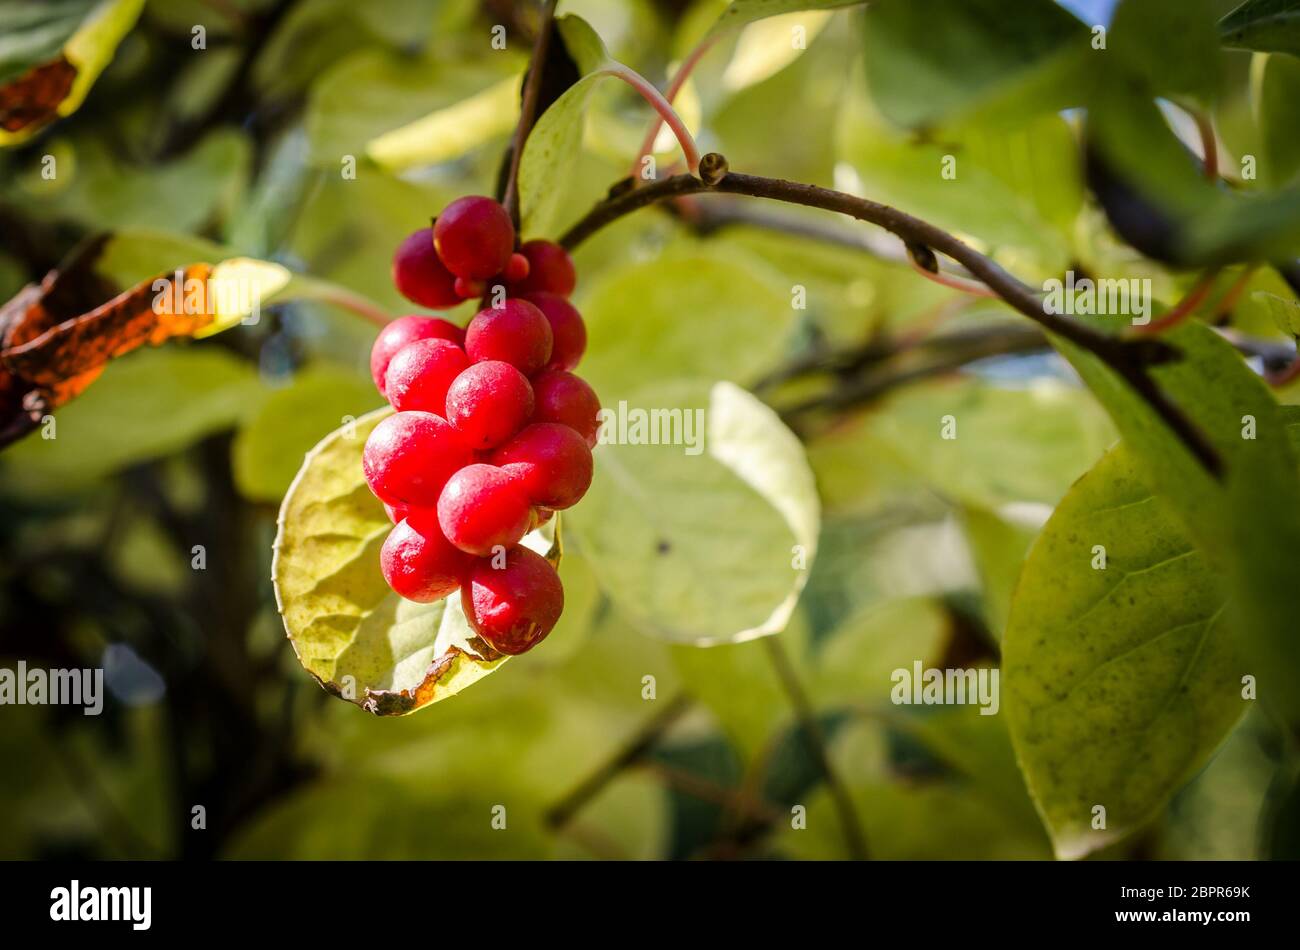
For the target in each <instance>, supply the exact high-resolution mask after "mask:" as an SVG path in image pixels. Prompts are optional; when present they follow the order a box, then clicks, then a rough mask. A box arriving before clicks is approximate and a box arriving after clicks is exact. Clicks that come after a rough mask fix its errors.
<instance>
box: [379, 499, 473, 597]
mask: <svg viewBox="0 0 1300 950" xmlns="http://www.w3.org/2000/svg"><path fill="white" fill-rule="evenodd" d="M379 566H380V569H381V570H382V571H383V574H384V580H386V581H388V586H389V587H391V588H392V589H393V590H394V591H395V592H396V593H397V594H398V595H399V596H402V597H405V598H406V599H407V600H414V601H417V602H418V603H422V604H427V603H430V602H432V601H435V600H441V599H442V598H444V597H446V596H447V595H449V594H453V593H455V591H456V589H457V588H459V587H460V584H461V580H462V579H464V578H465V577H466V576H467V574H468V573H469V570H470V568H471V566H472V558H471V557H470V556H469V555H468V554H466V553H465V552H464V551H462V550H460V549H459V548H457V547H456V546H454V545H453V544H452V543H451V542H450V541H448V540H447V539H446V538H445V537H443V534H442V530H441V529H440V528H439V527H438V520H437V518H433V517H428V516H427V513H426V516H425V517H423V518H406V519H404V520H402V521H399V522H398V523H397V525H396V526H395V527H394V528H393V530H392V531H390V532H388V539H387V540H386V541H384V546H383V547H382V548H381V549H380V551H379Z"/></svg>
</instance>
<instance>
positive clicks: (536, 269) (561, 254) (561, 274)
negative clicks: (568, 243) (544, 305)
mask: <svg viewBox="0 0 1300 950" xmlns="http://www.w3.org/2000/svg"><path fill="white" fill-rule="evenodd" d="M519 250H520V252H521V253H522V254H523V255H524V257H526V258H528V276H527V277H526V278H524V279H523V280H517V281H516V280H513V278H512V281H513V283H514V285H515V286H514V287H513V288H512V290H513V291H514V292H515V293H517V294H532V293H539V292H542V293H550V294H559V295H560V296H561V297H567V296H569V294H571V293H573V288H574V287H575V286H576V285H577V283H578V276H577V274H576V273H575V272H574V269H573V258H571V257H569V252H568V251H566V250H565V249H564V248H562V247H560V245H558V244H556V243H554V242H552V241H526V242H524V245H523V247H521V248H520V249H519Z"/></svg>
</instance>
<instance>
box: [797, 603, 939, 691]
mask: <svg viewBox="0 0 1300 950" xmlns="http://www.w3.org/2000/svg"><path fill="white" fill-rule="evenodd" d="M949 628H950V623H949V620H948V615H947V612H946V611H944V609H943V608H942V607H941V606H940V605H939V604H938V603H936V602H935V601H934V600H931V599H929V598H925V597H907V598H900V599H897V600H889V601H885V602H884V603H870V604H868V605H866V606H865V607H864V608H862V609H859V610H857V611H855V612H854V613H852V614H850V615H849V616H848V617H847V618H846V619H845V620H843V621H842V622H841V623H840V624H839V625H838V626H837V627H836V628H835V629H834V630H832V631H831V632H830V633H829V634H828V640H827V642H826V643H825V644H823V645H822V646H821V647H820V648H819V650H818V652H817V656H816V661H815V669H814V674H813V678H812V680H811V682H810V683H809V691H810V692H811V693H812V695H813V697H814V698H815V699H816V701H817V703H818V704H819V705H839V706H849V707H853V706H858V705H861V704H864V703H865V704H869V705H870V704H883V703H884V702H885V701H886V700H887V699H888V697H889V693H890V688H891V686H892V685H893V684H892V681H891V676H892V675H893V672H894V671H895V670H898V669H907V670H911V668H912V664H913V662H915V661H917V660H920V661H921V663H922V664H923V665H924V666H925V667H926V668H928V667H929V666H930V665H931V664H932V663H933V662H936V661H938V660H939V659H940V657H941V656H942V653H943V648H944V645H945V644H946V643H947V642H948V636H949V632H950V629H949Z"/></svg>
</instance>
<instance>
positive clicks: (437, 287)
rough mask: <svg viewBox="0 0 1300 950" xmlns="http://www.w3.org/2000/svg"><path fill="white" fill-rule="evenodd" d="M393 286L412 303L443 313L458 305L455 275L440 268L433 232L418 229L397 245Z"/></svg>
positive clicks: (431, 230) (394, 256) (440, 262)
mask: <svg viewBox="0 0 1300 950" xmlns="http://www.w3.org/2000/svg"><path fill="white" fill-rule="evenodd" d="M393 284H394V285H395V286H396V287H397V290H398V292H399V293H400V294H401V295H402V296H403V297H405V298H406V299H407V300H409V301H411V302H412V303H417V304H419V305H420V306H421V307H428V308H429V309H430V310H446V309H447V308H448V307H454V306H456V304H458V303H460V301H461V298H460V296H459V295H458V294H457V293H456V275H455V274H453V273H452V272H451V271H449V270H448V269H447V268H446V267H444V266H443V263H442V261H440V260H439V259H438V254H437V252H436V251H435V250H434V247H433V229H432V228H421V229H420V230H419V231H416V232H415V233H414V234H412V235H410V236H409V237H408V238H407V239H406V240H405V241H403V242H402V243H401V244H399V245H398V246H397V252H396V253H395V254H394V255H393Z"/></svg>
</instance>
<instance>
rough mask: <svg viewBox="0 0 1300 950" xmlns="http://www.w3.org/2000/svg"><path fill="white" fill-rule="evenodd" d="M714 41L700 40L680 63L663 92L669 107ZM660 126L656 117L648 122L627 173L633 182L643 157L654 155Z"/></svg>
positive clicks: (711, 37)
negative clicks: (639, 146)
mask: <svg viewBox="0 0 1300 950" xmlns="http://www.w3.org/2000/svg"><path fill="white" fill-rule="evenodd" d="M716 40H717V36H716V35H714V36H707V37H705V38H704V39H702V40H701V41H700V42H699V43H698V44H696V46H695V49H693V50H691V52H690V54H689V55H688V56H687V57H686V59H684V60H683V61H682V64H681V65H680V66H679V67H677V72H675V73H674V74H673V78H672V81H671V82H669V83H668V88H667V90H665V91H664V99H665V100H666V101H667V102H668V103H669V104H670V105H671V104H672V103H673V102H674V101H675V100H676V99H677V93H679V92H680V91H681V89H682V86H684V85H685V84H686V80H687V79H688V78H689V77H690V75H691V73H692V72H694V71H695V67H696V66H697V65H698V64H699V62H700V60H701V59H703V58H704V54H705V53H707V52H708V51H709V50H710V49H712V48H713V44H714V42H715V41H716ZM662 124H663V119H662V118H660V117H658V116H656V117H655V118H654V119H652V120H651V121H650V128H648V129H647V130H646V133H645V138H644V139H642V140H641V148H639V149H638V150H637V153H636V161H635V162H633V163H632V169H631V171H629V172H628V175H630V176H631V177H632V180H633V181H637V180H639V175H640V171H641V163H642V162H643V161H645V157H646V156H647V155H651V154H653V153H654V147H655V139H657V138H658V137H659V127H660V126H661V125H662Z"/></svg>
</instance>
